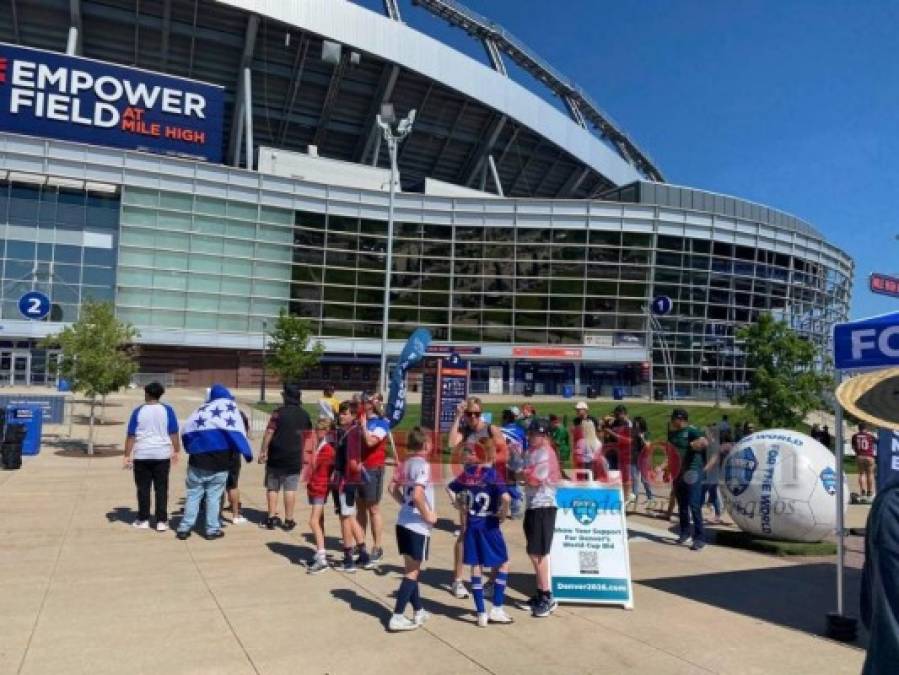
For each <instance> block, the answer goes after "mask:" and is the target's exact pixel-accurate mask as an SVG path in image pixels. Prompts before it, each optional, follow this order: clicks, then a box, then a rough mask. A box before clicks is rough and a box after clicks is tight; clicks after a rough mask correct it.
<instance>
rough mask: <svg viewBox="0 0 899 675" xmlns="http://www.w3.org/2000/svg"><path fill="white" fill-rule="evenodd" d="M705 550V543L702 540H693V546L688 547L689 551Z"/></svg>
mask: <svg viewBox="0 0 899 675" xmlns="http://www.w3.org/2000/svg"><path fill="white" fill-rule="evenodd" d="M704 548H705V542H704V541H703V540H702V539H694V540H693V545H692V546H691V547H690V550H691V551H701V550H702V549H704Z"/></svg>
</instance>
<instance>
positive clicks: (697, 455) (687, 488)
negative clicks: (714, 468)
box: [668, 408, 709, 551]
mask: <svg viewBox="0 0 899 675" xmlns="http://www.w3.org/2000/svg"><path fill="white" fill-rule="evenodd" d="M668 442H669V443H670V444H671V445H672V446H674V449H675V450H676V451H677V455H678V457H679V458H680V467H679V469H678V472H677V475H676V476H675V478H674V494H675V496H676V497H677V509H678V515H679V520H680V536H679V537H678V538H677V543H678V544H683V543H684V542H686V541H687V539H689V538H690V521H691V520H692V521H693V528H692V530H693V532H692V535H693V544H692V545H691V546H690V550H691V551H700V550H702V548H703V547H704V546H705V540H704V538H703V528H702V483H703V477H704V475H705V465H706V448H707V447H708V445H709V441H708V439H707V438H706V437H705V435H704V434H703V433H702V432H701V431H700V430H699V429H697V428H696V427H694V426H692V425H691V424H690V422H689V415H688V414H687V411H686V410H684V409H683V408H675V409H674V410H673V411H672V412H671V426H670V427H669V430H668Z"/></svg>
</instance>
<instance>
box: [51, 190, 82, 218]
mask: <svg viewBox="0 0 899 675" xmlns="http://www.w3.org/2000/svg"><path fill="white" fill-rule="evenodd" d="M85 199H86V197H85V193H84V192H80V191H74V190H65V189H62V188H60V190H59V201H58V202H57V208H56V222H57V223H59V224H60V225H72V226H75V227H83V226H84V222H85V216H86V215H87V211H86V205H85Z"/></svg>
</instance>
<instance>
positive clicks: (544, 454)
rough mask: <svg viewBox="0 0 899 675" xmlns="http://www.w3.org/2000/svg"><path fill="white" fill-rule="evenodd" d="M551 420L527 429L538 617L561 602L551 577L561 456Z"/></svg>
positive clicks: (530, 543)
mask: <svg viewBox="0 0 899 675" xmlns="http://www.w3.org/2000/svg"><path fill="white" fill-rule="evenodd" d="M549 434H550V428H549V424H548V423H547V422H545V421H544V420H541V419H536V420H534V421H533V422H531V426H530V428H529V429H528V452H527V459H526V462H525V466H524V470H523V471H522V474H523V479H524V484H525V488H524V492H525V497H526V499H527V508H526V509H525V512H524V536H525V539H526V541H527V553H528V557H529V558H530V559H531V564H533V566H534V575H535V576H536V582H537V584H536V585H537V592H536V594H535V595H534V596H533V597H531V599H530V600H529V601H528V605H529V606H530V608H531V612H532V614H533V615H534V616H535V617H545V616H549V615H550V614H552V613H553V612H554V611H555V610H556V607H558V603H557V602H556V601H555V600H554V599H553V596H552V589H551V586H550V581H549V552H550V550H551V549H552V543H553V533H554V532H555V526H556V485H557V484H558V482H559V460H558V457H556V453H555V451H554V450H553V447H552V443H551V440H550V436H549Z"/></svg>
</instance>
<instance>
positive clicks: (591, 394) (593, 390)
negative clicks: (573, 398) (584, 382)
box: [587, 385, 596, 398]
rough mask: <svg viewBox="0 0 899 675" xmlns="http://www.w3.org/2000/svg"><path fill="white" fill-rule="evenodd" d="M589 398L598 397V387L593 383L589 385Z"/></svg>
mask: <svg viewBox="0 0 899 675" xmlns="http://www.w3.org/2000/svg"><path fill="white" fill-rule="evenodd" d="M587 398H596V387H594V386H593V385H588V386H587Z"/></svg>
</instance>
